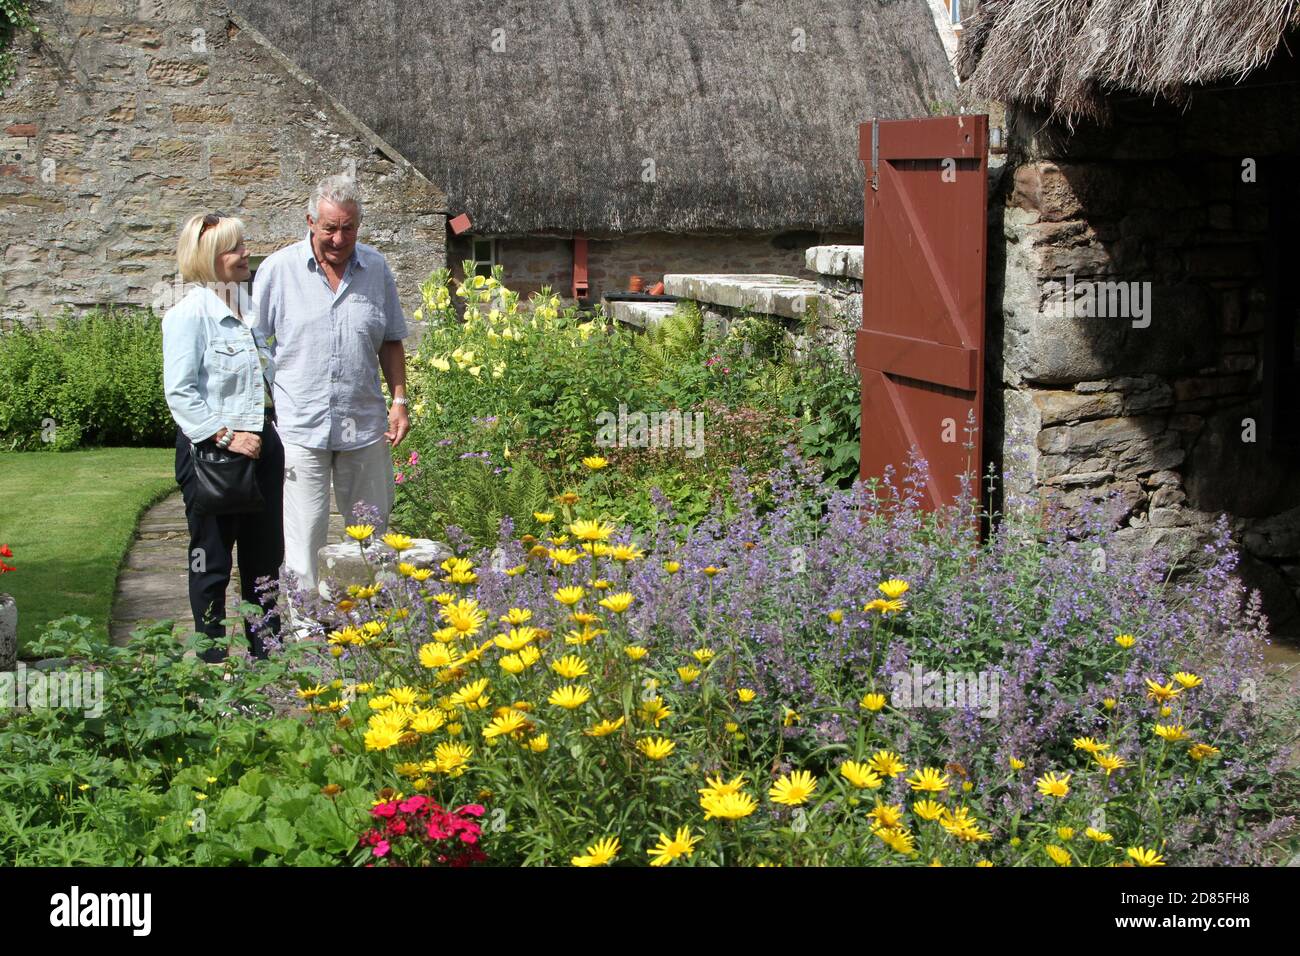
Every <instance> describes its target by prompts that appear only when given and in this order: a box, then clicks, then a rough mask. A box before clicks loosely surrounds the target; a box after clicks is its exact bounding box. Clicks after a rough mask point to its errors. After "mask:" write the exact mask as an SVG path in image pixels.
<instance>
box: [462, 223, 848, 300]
mask: <svg viewBox="0 0 1300 956" xmlns="http://www.w3.org/2000/svg"><path fill="white" fill-rule="evenodd" d="M826 236H827V237H828V238H826V239H825V241H827V242H837V241H844V242H853V241H858V242H860V241H861V238H862V237H861V235H860V234H859V235H857V236H856V237H854V236H852V235H850V236H848V237H847V238H845V237H843V236H841V235H840V234H839V233H827V234H826ZM818 241H821V238H820V236H819V234H817V233H785V234H765V235H754V234H739V235H679V234H670V233H645V234H637V235H629V236H618V237H591V238H590V239H589V241H588V244H587V280H588V284H589V286H590V290H591V296H592V301H593V302H599V301H600V298H601V296H602V295H604V294H605V293H607V292H622V291H626V290H627V287H628V279H629V278H630V277H631V276H634V275H639V276H641V277H642V278H643V279H644V280H645V285H646V288H647V289H649V287H650V286H652V285H654V283H656V282H658V281H659V280H660V279H662V278H663V277H664V275H666V274H668V273H673V272H722V273H779V274H783V275H793V276H798V275H804V276H808V277H810V274H809V273H808V272H806V270H805V269H804V248H805V247H806V246H809V245H813V244H814V243H816V242H818ZM468 254H469V247H468V245H467V243H466V242H465V240H454V241H453V243H452V248H451V250H450V251H449V258H450V259H451V260H452V262H453V263H454V265H455V266H456V267H457V271H459V268H458V267H459V265H460V261H461V259H462V258H467V257H468ZM497 258H498V260H499V261H500V262H501V264H502V266H503V267H504V268H505V283H506V285H507V286H508V287H509V288H511V289H515V290H518V291H519V292H521V293H522V294H523V297H524V298H525V299H527V297H528V294H529V293H530V292H534V291H536V290H538V289H540V288H541V287H542V286H543V285H549V286H550V287H551V289H552V290H553V291H555V292H558V293H560V294H561V295H563V296H565V297H566V298H567V297H568V295H569V290H570V288H571V286H572V282H573V242H572V240H571V239H570V238H569V237H559V236H556V237H552V236H505V237H502V238H500V239H499V240H498V241H497Z"/></svg>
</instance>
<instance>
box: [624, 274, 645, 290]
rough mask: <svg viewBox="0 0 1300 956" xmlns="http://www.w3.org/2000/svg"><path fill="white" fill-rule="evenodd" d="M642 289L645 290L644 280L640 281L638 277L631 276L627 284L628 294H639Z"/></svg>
mask: <svg viewBox="0 0 1300 956" xmlns="http://www.w3.org/2000/svg"><path fill="white" fill-rule="evenodd" d="M644 288H645V280H644V279H642V278H641V277H640V276H633V277H632V278H631V279H630V280H628V284H627V291H628V292H640V291H641V290H642V289H644Z"/></svg>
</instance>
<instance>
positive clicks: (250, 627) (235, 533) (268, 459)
mask: <svg viewBox="0 0 1300 956" xmlns="http://www.w3.org/2000/svg"><path fill="white" fill-rule="evenodd" d="M259 434H260V435H261V436H262V453H261V456H260V457H259V458H258V459H257V465H256V468H255V469H254V473H255V475H256V477H257V483H258V487H259V488H260V489H261V492H262V497H263V498H264V499H265V501H266V510H265V511H262V512H258V513H251V514H240V515H209V514H198V513H196V512H195V510H194V507H193V504H192V500H193V496H194V495H193V485H194V464H193V462H192V461H191V459H190V440H189V439H188V438H186V437H185V434H184V432H182V431H181V430H180V429H179V428H178V429H177V430H176V483H177V484H178V485H180V486H181V495H182V497H183V498H184V499H185V520H186V522H187V523H188V524H189V530H190V549H189V590H190V609H191V610H192V611H193V612H194V629H195V630H196V631H198V632H199V633H201V634H207V635H209V636H211V637H215V638H219V639H220V638H224V637H225V636H226V628H225V625H224V624H222V623H221V622H222V620H223V619H224V618H225V616H226V588H227V586H228V585H229V584H230V574H231V570H232V569H233V567H234V562H233V560H232V557H231V550H232V548H233V549H235V550H236V551H237V552H238V555H239V579H240V595H241V597H242V598H243V599H244V600H245V601H247V602H249V603H250V604H256V605H258V606H259V607H261V608H262V610H263V611H264V612H266V613H267V614H270V615H271V616H270V617H269V618H268V619H267V628H266V629H262V628H259V627H258V626H257V622H256V621H255V620H249V619H247V618H245V619H244V636H245V637H247V638H248V643H249V647H250V649H251V650H252V652H253V656H254V657H257V658H264V657H266V648H265V646H264V644H263V640H262V639H263V637H264V636H265V635H266V633H267V631H268V630H269V632H270V634H271V635H273V636H275V637H279V634H280V617H279V615H278V614H275V613H273V612H274V611H275V609H276V591H275V590H274V589H272V590H270V591H269V592H267V593H265V594H263V595H262V596H261V597H260V599H259V596H258V593H257V588H256V583H257V579H258V578H262V577H266V576H268V575H270V576H271V577H278V576H279V574H280V565H281V564H282V563H283V562H284V511H283V503H284V445H283V444H281V442H280V436H279V435H278V434H277V433H276V430H275V425H274V424H272V421H271V420H270V419H268V420H267V422H266V424H265V427H264V429H263V430H262V431H261V432H260V433H259ZM220 644H221V646H220V647H217V648H213V649H211V650H209V651H207V652H205V653H204V654H203V655H201V656H202V658H203V659H204V660H205V661H208V662H209V663H217V662H219V661H222V660H225V658H226V648H225V642H224V640H222V641H220Z"/></svg>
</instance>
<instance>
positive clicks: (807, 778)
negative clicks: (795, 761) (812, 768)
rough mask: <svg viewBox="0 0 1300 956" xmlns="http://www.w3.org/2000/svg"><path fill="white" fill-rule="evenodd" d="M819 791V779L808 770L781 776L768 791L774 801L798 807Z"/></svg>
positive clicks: (769, 796)
mask: <svg viewBox="0 0 1300 956" xmlns="http://www.w3.org/2000/svg"><path fill="white" fill-rule="evenodd" d="M816 791H817V779H816V778H815V777H814V776H813V775H812V774H811V773H809V772H808V771H807V770H796V771H794V772H793V773H788V774H785V775H784V776H782V777H780V778H779V779H778V780H777V781H776V783H775V784H773V786H772V788H771V789H770V790H769V791H768V792H767V796H768V799H769V800H771V801H772V802H773V803H782V804H785V805H786V806H789V807H797V806H799V805H800V804H804V803H807V802H808V798H809V797H811V796H812V795H813V794H814V793H815V792H816Z"/></svg>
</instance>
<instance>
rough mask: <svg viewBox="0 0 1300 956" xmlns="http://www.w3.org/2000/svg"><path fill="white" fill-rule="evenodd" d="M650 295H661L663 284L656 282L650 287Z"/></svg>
mask: <svg viewBox="0 0 1300 956" xmlns="http://www.w3.org/2000/svg"><path fill="white" fill-rule="evenodd" d="M650 294H651V295H663V294H664V284H663V283H662V282H656V283H655V284H654V285H652V286H651V287H650Z"/></svg>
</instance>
